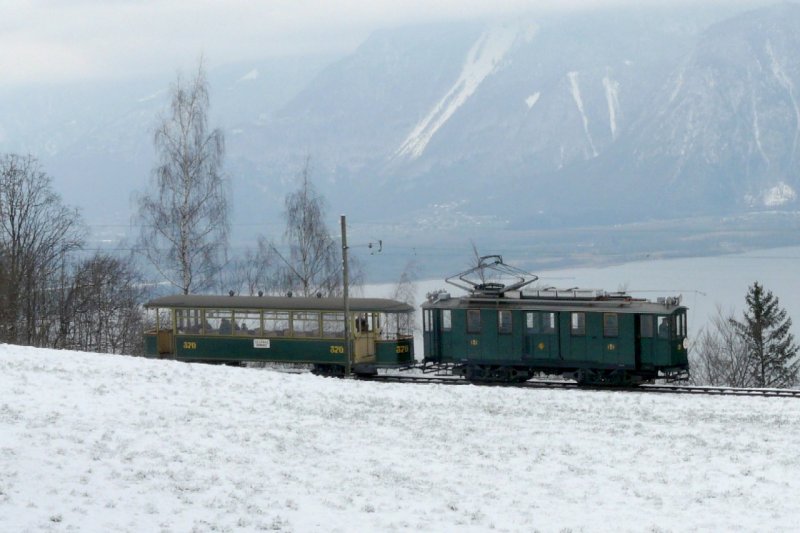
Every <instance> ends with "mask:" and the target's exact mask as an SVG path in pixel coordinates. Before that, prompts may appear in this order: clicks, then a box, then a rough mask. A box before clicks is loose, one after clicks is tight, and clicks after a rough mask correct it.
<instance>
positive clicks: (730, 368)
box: [691, 307, 753, 387]
mask: <svg viewBox="0 0 800 533" xmlns="http://www.w3.org/2000/svg"><path fill="white" fill-rule="evenodd" d="M733 317H734V313H733V311H730V312H725V311H723V310H722V309H721V308H720V307H717V314H716V315H715V316H714V317H712V318H711V323H710V324H709V326H708V327H707V328H705V329H704V330H703V331H701V332H700V334H699V336H698V340H697V342H696V343H695V345H694V349H693V350H692V354H693V355H692V361H691V367H692V376H691V380H692V382H693V383H694V384H696V385H715V386H723V387H749V386H752V385H753V380H752V375H751V373H750V364H749V360H750V358H749V354H748V350H747V344H746V343H745V341H744V339H742V337H741V335H739V332H738V331H737V328H736V327H735V326H734V324H733Z"/></svg>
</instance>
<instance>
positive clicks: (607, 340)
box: [598, 314, 636, 367]
mask: <svg viewBox="0 0 800 533" xmlns="http://www.w3.org/2000/svg"><path fill="white" fill-rule="evenodd" d="M599 316H600V319H601V321H602V314H601V315H599ZM617 321H618V322H617V325H618V332H619V335H617V336H615V337H605V336H603V337H601V338H602V346H601V349H600V351H599V352H598V353H599V354H600V359H599V360H600V362H602V363H603V364H605V365H609V366H623V365H624V366H628V367H634V366H635V365H636V351H635V350H636V344H635V342H634V338H633V335H634V324H635V317H634V315H624V314H619V315H617ZM600 334H601V335H602V334H603V331H602V326H601V330H600Z"/></svg>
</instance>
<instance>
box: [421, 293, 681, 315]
mask: <svg viewBox="0 0 800 533" xmlns="http://www.w3.org/2000/svg"><path fill="white" fill-rule="evenodd" d="M422 307H423V308H436V309H520V310H532V311H607V312H615V313H644V314H671V313H673V312H675V311H677V310H678V309H687V308H686V307H684V306H682V305H668V304H666V303H658V302H652V301H649V300H639V299H635V298H633V299H609V300H602V299H586V300H579V299H547V298H521V299H516V298H476V297H470V296H465V297H455V298H448V299H444V300H439V301H436V302H425V303H424V304H423V305H422Z"/></svg>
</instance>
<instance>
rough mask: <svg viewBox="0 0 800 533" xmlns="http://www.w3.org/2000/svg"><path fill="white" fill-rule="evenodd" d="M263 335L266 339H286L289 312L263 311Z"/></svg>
mask: <svg viewBox="0 0 800 533" xmlns="http://www.w3.org/2000/svg"><path fill="white" fill-rule="evenodd" d="M264 335H265V336H267V337H288V336H289V312H288V311H264Z"/></svg>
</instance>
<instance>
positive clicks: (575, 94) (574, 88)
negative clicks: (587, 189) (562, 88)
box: [567, 71, 599, 157]
mask: <svg viewBox="0 0 800 533" xmlns="http://www.w3.org/2000/svg"><path fill="white" fill-rule="evenodd" d="M578 76H579V74H578V72H576V71H572V72H567V77H568V78H569V86H570V91H571V93H572V99H573V100H575V105H576V106H577V107H578V111H579V112H580V114H581V119H582V120H583V132H584V133H585V134H586V140H587V141H588V142H589V146H590V147H591V148H592V156H593V157H597V156H598V155H599V154H598V153H597V148H595V146H594V141H593V140H592V134H591V133H590V132H589V117H587V116H586V111H585V110H584V108H583V98H581V88H580V84H579V82H578Z"/></svg>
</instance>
